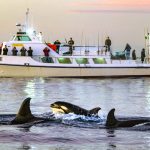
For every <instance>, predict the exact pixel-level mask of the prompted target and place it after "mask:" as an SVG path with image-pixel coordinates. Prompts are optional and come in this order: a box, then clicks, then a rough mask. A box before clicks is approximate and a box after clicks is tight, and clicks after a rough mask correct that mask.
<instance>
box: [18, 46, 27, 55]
mask: <svg viewBox="0 0 150 150" xmlns="http://www.w3.org/2000/svg"><path fill="white" fill-rule="evenodd" d="M26 51H27V50H26V49H25V47H24V46H23V47H22V48H21V49H20V52H21V56H26Z"/></svg>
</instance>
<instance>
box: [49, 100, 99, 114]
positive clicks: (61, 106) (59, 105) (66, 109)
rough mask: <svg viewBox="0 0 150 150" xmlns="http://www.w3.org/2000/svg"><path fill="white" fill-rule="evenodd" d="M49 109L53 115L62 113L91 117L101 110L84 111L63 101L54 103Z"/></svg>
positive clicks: (97, 108)
mask: <svg viewBox="0 0 150 150" xmlns="http://www.w3.org/2000/svg"><path fill="white" fill-rule="evenodd" d="M50 107H51V109H52V112H53V113H63V114H68V113H74V114H77V115H84V116H92V115H96V116H98V111H99V110H100V109H101V108H100V107H96V108H93V109H91V110H86V109H84V108H82V107H79V106H77V105H74V104H71V103H68V102H64V101H57V102H54V103H52V104H51V105H50Z"/></svg>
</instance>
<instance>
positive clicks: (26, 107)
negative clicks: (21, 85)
mask: <svg viewBox="0 0 150 150" xmlns="http://www.w3.org/2000/svg"><path fill="white" fill-rule="evenodd" d="M30 100H31V98H30V97H28V98H26V99H25V100H24V101H23V102H22V104H21V107H20V109H19V111H18V113H17V115H16V117H15V119H14V120H13V121H12V122H11V123H12V124H18V123H19V124H20V123H26V122H29V121H30V120H31V119H33V118H34V116H33V115H32V113H31V110H30Z"/></svg>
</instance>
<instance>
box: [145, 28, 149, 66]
mask: <svg viewBox="0 0 150 150" xmlns="http://www.w3.org/2000/svg"><path fill="white" fill-rule="evenodd" d="M149 38H150V35H149V31H148V28H147V29H146V33H145V50H146V53H147V56H146V57H147V62H148V63H150V39H149Z"/></svg>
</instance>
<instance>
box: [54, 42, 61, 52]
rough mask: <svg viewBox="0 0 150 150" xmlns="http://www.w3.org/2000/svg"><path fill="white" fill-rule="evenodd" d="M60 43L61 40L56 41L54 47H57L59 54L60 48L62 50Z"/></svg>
mask: <svg viewBox="0 0 150 150" xmlns="http://www.w3.org/2000/svg"><path fill="white" fill-rule="evenodd" d="M60 44H61V43H60V41H59V40H56V41H55V42H54V45H56V52H57V53H58V54H59V48H60Z"/></svg>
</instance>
